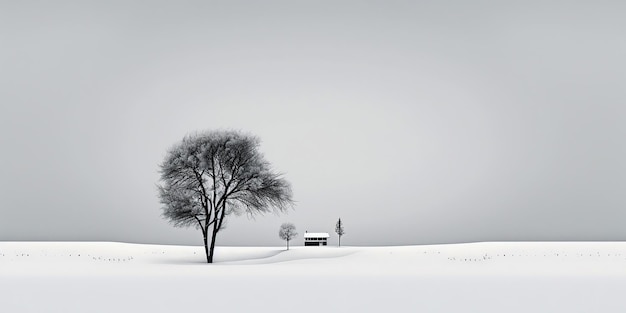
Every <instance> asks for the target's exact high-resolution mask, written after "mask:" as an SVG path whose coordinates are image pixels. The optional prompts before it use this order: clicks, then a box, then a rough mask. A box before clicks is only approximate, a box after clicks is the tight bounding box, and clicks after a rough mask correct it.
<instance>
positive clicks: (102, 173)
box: [0, 0, 626, 245]
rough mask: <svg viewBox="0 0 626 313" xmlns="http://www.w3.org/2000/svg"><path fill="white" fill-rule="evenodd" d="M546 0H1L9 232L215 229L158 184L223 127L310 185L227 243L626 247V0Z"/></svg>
mask: <svg viewBox="0 0 626 313" xmlns="http://www.w3.org/2000/svg"><path fill="white" fill-rule="evenodd" d="M470 2H471V3H470ZM544 2H545V1H517V2H506V1H493V2H488V1H461V0H459V1H220V2H210V1H149V2H143V1H58V2H54V3H53V2H49V1H8V0H7V1H1V0H0V145H1V147H2V150H1V153H0V166H1V167H0V240H113V241H125V242H145V243H176V244H198V245H199V244H201V234H200V233H199V231H197V230H194V229H177V228H173V227H171V226H169V225H168V224H167V222H166V221H164V220H163V219H161V217H160V213H161V210H160V204H159V202H158V198H157V193H156V187H155V184H156V183H157V182H158V172H157V171H158V164H159V162H161V160H162V158H163V157H164V156H165V152H166V150H167V149H168V148H169V147H170V146H171V145H172V144H174V143H175V142H177V141H178V140H180V139H181V138H182V137H183V136H184V135H185V134H186V133H188V132H191V131H195V130H203V129H215V128H234V129H241V130H245V131H249V132H252V133H254V134H256V135H258V136H259V137H261V139H262V140H263V143H262V150H263V152H264V154H265V156H266V158H267V159H268V160H269V161H270V162H271V163H272V164H273V165H274V167H275V169H276V170H278V171H281V172H284V173H285V175H286V178H287V179H288V180H289V181H290V182H291V183H292V185H293V190H294V196H295V199H296V200H297V205H296V207H295V210H294V211H292V212H290V213H289V214H288V215H281V216H274V215H269V216H259V217H257V218H256V220H249V219H248V218H246V217H245V216H241V217H235V216H232V217H231V218H230V219H229V221H228V228H227V230H225V231H224V232H223V233H221V235H220V237H219V238H218V244H222V245H280V244H282V242H281V241H280V239H279V238H278V227H279V225H280V224H281V223H282V222H293V223H294V224H295V225H296V227H297V229H298V231H299V232H300V233H301V234H302V233H304V231H305V230H309V231H317V232H321V231H326V232H331V233H332V232H333V230H334V224H335V221H336V220H337V218H338V217H341V218H342V220H343V221H344V223H345V228H346V233H347V234H346V235H345V237H343V239H342V243H344V244H346V245H370V244H371V245H374V244H376V245H379V244H420V243H444V242H467V241H492V240H625V239H626V227H625V225H626V210H625V208H626V193H625V192H624V191H625V190H626V145H625V136H626V86H625V82H626V61H625V60H624V56H625V55H626V40H625V39H624V38H626V33H625V31H624V30H625V29H626V22H625V21H624V12H626V4H624V2H621V1H586V2H575V1H562V2H560V1H555V2H552V3H551V4H546V3H544ZM301 238H302V237H301V236H300V239H299V240H300V241H301ZM335 241H336V240H335V237H333V240H332V242H333V243H334V242H335ZM296 243H297V244H301V242H299V241H298V240H296Z"/></svg>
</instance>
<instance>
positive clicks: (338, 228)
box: [335, 218, 346, 247]
mask: <svg viewBox="0 0 626 313" xmlns="http://www.w3.org/2000/svg"><path fill="white" fill-rule="evenodd" d="M335 232H336V233H337V235H339V246H340V247H341V236H343V234H345V233H346V232H345V231H344V230H343V223H341V218H340V219H339V220H338V221H337V224H335Z"/></svg>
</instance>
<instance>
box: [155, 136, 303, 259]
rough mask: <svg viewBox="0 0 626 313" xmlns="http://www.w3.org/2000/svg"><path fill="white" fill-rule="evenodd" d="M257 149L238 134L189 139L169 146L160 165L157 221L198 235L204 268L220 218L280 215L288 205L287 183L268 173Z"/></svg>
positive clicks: (252, 141) (255, 142)
mask: <svg viewBox="0 0 626 313" xmlns="http://www.w3.org/2000/svg"><path fill="white" fill-rule="evenodd" d="M259 143H260V140H259V139H258V138H257V137H254V136H252V135H248V134H243V133H241V132H238V131H207V132H202V133H195V134H192V135H188V136H186V137H185V138H183V140H182V141H181V142H180V143H178V144H176V145H175V146H173V147H172V148H171V149H170V150H169V151H168V152H167V154H166V156H165V160H163V163H161V181H162V182H163V184H162V185H159V186H158V188H159V198H160V200H161V204H163V207H162V209H163V216H164V217H165V218H167V219H168V220H169V221H170V222H171V223H172V224H173V225H174V226H176V227H188V226H196V227H197V228H200V230H202V236H203V239H204V250H205V253H206V258H207V263H213V254H214V253H213V251H214V248H215V239H216V237H217V233H218V232H219V231H220V230H222V229H223V227H224V225H225V224H224V220H225V219H226V216H228V215H229V214H231V213H235V214H242V213H246V214H248V215H252V216H254V215H256V214H262V213H266V212H272V211H274V212H282V211H285V210H286V209H287V208H288V207H291V206H292V204H293V200H292V198H291V197H292V196H291V187H290V185H289V183H288V182H287V181H286V180H285V179H283V178H282V176H281V175H280V174H278V173H276V172H274V171H273V170H272V169H271V166H270V164H269V163H268V162H267V161H265V159H264V158H263V155H262V154H261V153H260V152H259V150H258V147H259ZM209 240H210V241H209ZM209 243H210V244H209Z"/></svg>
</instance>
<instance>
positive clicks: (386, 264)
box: [0, 242, 626, 313]
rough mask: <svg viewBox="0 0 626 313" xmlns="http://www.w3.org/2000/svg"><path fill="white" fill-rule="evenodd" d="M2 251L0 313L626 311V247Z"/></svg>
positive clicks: (41, 247)
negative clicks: (210, 256)
mask: <svg viewBox="0 0 626 313" xmlns="http://www.w3.org/2000/svg"><path fill="white" fill-rule="evenodd" d="M216 249H217V254H216V259H217V263H215V264H213V265H207V264H205V263H203V262H204V255H203V248H202V247H187V246H161V245H139V244H124V243H101V242H97V243H93V242H75V243H74V242H71V243H67V242H0V312H481V313H482V312H506V313H510V312H626V301H624V295H625V294H626V243H622V242H618V243H604V242H584V243H557V242H555V243H473V244H454V245H429V246H402V247H341V248H337V247H292V248H291V250H289V251H285V250H284V248H283V247H218V248H216Z"/></svg>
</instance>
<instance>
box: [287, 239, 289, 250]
mask: <svg viewBox="0 0 626 313" xmlns="http://www.w3.org/2000/svg"><path fill="white" fill-rule="evenodd" d="M287 250H289V240H287Z"/></svg>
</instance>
